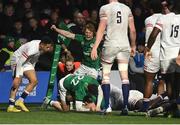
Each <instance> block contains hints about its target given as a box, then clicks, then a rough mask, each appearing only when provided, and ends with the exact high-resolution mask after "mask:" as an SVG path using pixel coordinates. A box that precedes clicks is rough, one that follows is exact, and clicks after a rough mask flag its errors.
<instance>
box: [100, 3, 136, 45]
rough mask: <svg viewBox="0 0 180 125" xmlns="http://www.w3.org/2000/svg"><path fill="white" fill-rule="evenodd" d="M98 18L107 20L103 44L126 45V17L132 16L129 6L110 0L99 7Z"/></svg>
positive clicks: (127, 42) (127, 41) (127, 43)
mask: <svg viewBox="0 0 180 125" xmlns="http://www.w3.org/2000/svg"><path fill="white" fill-rule="evenodd" d="M99 16H100V19H101V20H103V19H106V20H107V27H106V36H105V39H106V41H105V42H104V46H117V47H128V48H130V46H129V39H128V19H129V18H133V15H132V12H131V10H130V8H129V7H128V6H126V5H124V4H122V3H119V2H111V3H109V4H107V5H104V6H102V7H101V8H100V12H99Z"/></svg>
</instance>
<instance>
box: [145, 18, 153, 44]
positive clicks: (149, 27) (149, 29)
mask: <svg viewBox="0 0 180 125" xmlns="http://www.w3.org/2000/svg"><path fill="white" fill-rule="evenodd" d="M145 28H146V32H145V38H146V40H145V42H146V43H147V41H148V38H149V36H150V34H151V32H152V30H153V24H152V23H151V22H150V21H148V19H146V20H145Z"/></svg>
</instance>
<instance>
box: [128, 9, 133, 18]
mask: <svg viewBox="0 0 180 125" xmlns="http://www.w3.org/2000/svg"><path fill="white" fill-rule="evenodd" d="M127 8H128V9H127V11H128V17H129V18H133V14H132V11H131V9H130V8H129V7H127Z"/></svg>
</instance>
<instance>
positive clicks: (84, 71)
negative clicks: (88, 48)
mask: <svg viewBox="0 0 180 125" xmlns="http://www.w3.org/2000/svg"><path fill="white" fill-rule="evenodd" d="M74 74H75V75H80V76H84V75H89V76H91V77H93V78H95V79H97V77H98V74H99V73H98V71H97V70H96V69H94V68H90V67H88V66H85V65H83V64H81V66H80V67H79V68H78V69H77V70H76V71H75V72H74Z"/></svg>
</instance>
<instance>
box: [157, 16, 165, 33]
mask: <svg viewBox="0 0 180 125" xmlns="http://www.w3.org/2000/svg"><path fill="white" fill-rule="evenodd" d="M164 19H165V18H164V16H161V17H159V18H158V20H157V22H156V24H155V27H156V28H158V29H160V30H161V31H162V29H163V20H164Z"/></svg>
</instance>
